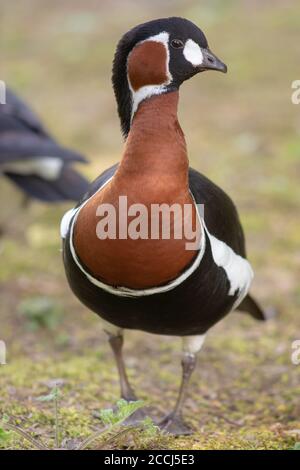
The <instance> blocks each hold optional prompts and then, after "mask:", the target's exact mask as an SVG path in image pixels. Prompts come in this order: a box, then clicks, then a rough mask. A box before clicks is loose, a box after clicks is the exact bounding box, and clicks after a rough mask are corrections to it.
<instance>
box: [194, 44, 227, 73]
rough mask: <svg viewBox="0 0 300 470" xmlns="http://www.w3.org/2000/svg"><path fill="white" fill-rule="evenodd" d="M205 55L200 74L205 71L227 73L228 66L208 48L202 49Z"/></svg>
mask: <svg viewBox="0 0 300 470" xmlns="http://www.w3.org/2000/svg"><path fill="white" fill-rule="evenodd" d="M201 51H202V54H203V62H202V64H201V65H200V66H199V72H202V71H204V70H216V71H218V72H223V73H227V65H226V64H224V62H222V61H221V60H220V59H218V57H217V56H216V55H215V54H213V53H212V52H211V51H210V50H209V49H208V48H207V49H201Z"/></svg>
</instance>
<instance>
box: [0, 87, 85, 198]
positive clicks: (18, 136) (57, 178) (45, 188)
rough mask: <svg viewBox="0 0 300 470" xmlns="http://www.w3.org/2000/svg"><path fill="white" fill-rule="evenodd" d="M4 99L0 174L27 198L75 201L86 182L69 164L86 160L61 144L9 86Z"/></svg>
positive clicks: (0, 116) (0, 115)
mask: <svg viewBox="0 0 300 470" xmlns="http://www.w3.org/2000/svg"><path fill="white" fill-rule="evenodd" d="M5 101H6V102H5V104H0V175H1V174H2V175H4V176H5V177H7V178H9V179H10V180H11V181H12V182H13V183H14V184H16V185H17V186H18V187H19V188H20V189H21V190H22V191H23V192H24V193H25V195H26V196H27V197H29V198H33V199H38V200H40V201H44V202H60V201H76V202H77V201H78V200H79V199H80V198H81V197H82V195H83V194H84V193H85V191H86V190H87V188H88V186H89V183H88V181H87V180H86V179H85V178H84V177H83V176H82V175H80V174H79V173H78V172H77V171H76V170H74V169H73V168H72V164H73V163H76V162H80V163H86V159H85V158H84V157H83V156H82V155H80V154H79V153H78V152H75V151H74V150H69V149H67V148H64V147H61V146H60V145H59V144H58V143H57V142H56V141H55V140H54V139H53V137H52V136H50V134H49V133H48V131H47V130H46V129H45V127H44V126H43V124H42V123H41V121H40V119H39V118H38V117H37V116H36V114H35V113H34V112H33V111H32V110H31V109H30V108H29V107H28V106H27V105H26V104H25V103H24V102H23V101H22V100H21V99H20V98H19V97H17V96H16V95H15V93H13V92H12V91H11V90H10V89H6V100H5Z"/></svg>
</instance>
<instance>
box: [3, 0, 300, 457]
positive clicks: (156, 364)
mask: <svg viewBox="0 0 300 470" xmlns="http://www.w3.org/2000/svg"><path fill="white" fill-rule="evenodd" d="M123 5H124V2H121V1H114V2H109V3H108V2H96V3H95V2H93V1H92V0H87V1H83V0H76V1H74V2H72V5H71V4H70V2H67V1H66V0H63V1H61V2H53V1H51V2H50V1H44V2H40V1H38V0H28V1H27V2H21V3H20V2H18V3H16V4H14V3H12V2H9V1H8V0H7V1H4V2H2V6H1V10H2V11H1V16H2V24H1V43H0V53H1V63H2V67H1V74H2V75H1V77H0V79H2V80H6V81H7V82H8V83H9V84H10V85H11V86H13V87H14V88H15V89H16V90H17V91H18V92H20V94H21V95H22V96H23V97H26V98H27V99H28V101H29V102H30V103H31V104H32V105H33V106H34V108H35V109H36V110H37V111H38V112H39V114H40V115H41V116H42V117H43V119H44V120H45V122H46V123H47V125H48V126H49V128H50V129H51V130H52V132H53V133H54V134H55V135H56V136H57V137H58V138H59V139H60V140H61V141H62V142H63V143H65V144H66V145H70V146H73V147H75V148H77V149H78V150H80V151H82V152H83V153H85V154H87V155H88V156H89V157H90V159H91V165H90V166H88V167H86V168H84V169H83V171H84V172H85V174H86V175H87V176H88V177H90V178H94V177H95V176H97V175H98V174H99V173H100V172H101V171H102V170H103V169H104V168H106V167H107V166H109V165H110V164H112V163H114V162H115V161H118V159H119V158H120V155H121V151H122V150H121V149H122V138H121V135H120V132H119V123H118V120H117V115H116V109H115V102H114V97H113V93H112V90H111V84H110V73H111V60H112V56H113V53H114V48H115V44H116V41H117V40H118V39H119V37H120V36H121V34H122V33H123V32H125V31H126V30H127V29H129V28H130V27H131V26H133V25H135V24H137V23H139V22H142V21H145V20H147V19H150V18H154V17H161V16H169V15H182V16H187V17H189V18H190V19H191V20H193V21H195V22H196V23H198V24H199V25H200V26H202V27H203V29H204V30H205V32H206V33H207V36H208V38H209V43H210V46H211V48H212V50H214V51H215V52H216V54H217V55H219V56H220V58H221V59H222V60H224V61H225V62H226V63H227V64H228V66H229V72H228V74H227V75H226V76H223V75H221V74H213V73H210V74H202V75H201V76H198V77H195V78H194V79H193V80H191V81H189V82H188V83H186V84H184V86H183V87H182V90H181V103H180V121H181V124H182V127H183V129H184V131H185V134H186V139H187V143H188V149H189V156H190V161H191V165H192V166H194V167H195V168H197V169H198V170H200V171H202V172H203V173H205V174H206V175H208V176H209V177H210V178H211V179H213V180H214V181H215V182H216V183H218V184H219V185H220V186H222V187H223V188H224V189H225V190H226V191H227V192H228V193H229V194H230V195H231V196H232V197H233V199H234V200H235V202H236V204H237V206H238V208H239V211H240V215H241V219H242V221H243V225H244V227H245V231H246V234H247V241H248V244H247V245H248V254H249V258H250V260H251V262H252V264H253V267H254V270H255V281H254V284H253V289H252V291H253V293H255V296H256V297H257V298H258V299H260V301H261V303H262V304H264V305H270V304H272V305H274V306H276V307H277V308H278V310H279V312H280V314H279V316H278V318H277V319H276V320H273V321H271V322H270V323H268V324H264V325H262V324H257V323H255V322H254V321H252V320H251V319H249V318H247V317H246V316H244V315H242V314H233V315H231V316H230V317H228V318H227V319H226V320H225V321H224V322H222V323H221V324H220V325H217V326H216V327H215V328H214V329H213V330H212V331H211V333H210V334H209V336H208V339H207V342H206V345H205V346H204V348H203V351H202V353H201V354H200V355H199V363H198V368H197V370H196V372H195V375H194V377H193V380H192V384H191V389H190V395H189V399H188V402H187V406H186V416H187V420H188V421H189V422H190V424H191V425H192V426H193V427H194V429H195V431H196V432H195V434H194V435H193V436H191V437H187V438H179V439H173V438H168V439H167V441H166V440H164V439H165V438H163V437H161V439H162V440H161V441H160V440H159V439H158V440H157V441H156V442H155V445H156V446H157V447H158V448H160V447H161V446H164V447H168V448H171V449H223V448H233V449H242V448H245V449H290V448H294V447H295V448H296V442H299V433H298V434H297V430H299V428H300V421H299V416H300V413H299V412H300V409H299V393H300V387H299V383H300V380H299V378H300V366H295V365H293V364H292V363H291V359H290V356H291V353H292V350H291V344H292V342H293V341H294V340H296V339H299V338H300V321H299V305H300V300H299V299H300V297H299V264H300V258H299V233H300V222H299V215H298V212H299V210H298V203H299V196H300V190H299V155H300V136H299V134H300V131H299V122H300V121H299V119H300V105H299V106H295V105H292V103H291V99H290V95H291V82H292V81H293V80H295V79H299V78H300V77H299V67H298V65H299V60H298V59H299V58H298V49H297V46H296V45H297V44H298V36H299V26H300V20H299V18H300V6H299V2H296V1H289V2H284V1H282V2H280V1H278V2H251V1H244V2H238V1H234V0H231V1H228V2H223V1H220V0H218V1H217V0H214V1H208V0H206V1H203V2H198V1H194V0H189V1H187V2H180V1H174V2H157V1H154V2H146V1H140V2H133V1H130V0H128V1H127V2H126V8H124V6H123ZM120 8H122V14H121V15H120ZM33 13H34V17H33ZM0 192H1V201H2V204H1V209H0V221H1V220H5V222H6V224H7V225H8V227H9V236H7V237H6V238H5V239H3V240H1V242H0V256H1V262H0V283H1V284H0V296H1V302H0V317H1V324H0V339H4V340H5V341H6V344H7V365H6V366H0V389H1V394H0V411H1V412H2V413H5V414H7V415H9V416H11V419H12V420H13V422H14V423H15V424H17V425H20V426H23V427H25V428H26V429H28V430H30V431H31V433H32V435H33V436H34V437H39V438H42V439H46V440H50V442H51V436H53V413H52V411H51V409H50V408H49V409H48V408H47V406H45V404H42V403H40V402H38V401H37V400H36V398H37V397H39V396H40V395H44V394H47V393H48V392H49V389H50V388H51V386H52V385H51V384H52V382H53V380H54V379H61V380H62V383H63V386H62V387H63V391H64V394H63V397H62V399H61V413H62V417H63V422H64V430H65V433H66V436H67V437H68V438H70V439H83V438H84V437H86V436H88V435H89V434H90V432H91V430H93V429H94V428H97V427H98V426H99V421H98V420H97V419H96V418H95V417H94V413H95V412H97V411H99V410H101V409H105V408H109V407H111V405H112V404H114V403H115V402H116V400H117V399H118V393H119V392H118V379H117V374H116V370H115V365H114V362H113V358H112V355H111V353H110V351H109V347H108V345H107V343H106V338H105V335H104V333H103V332H102V330H101V325H100V322H99V321H98V319H97V317H96V316H95V315H93V314H91V313H90V312H88V311H87V310H86V309H85V308H84V307H83V306H81V305H80V304H79V303H78V301H77V300H76V299H75V298H74V297H73V295H72V294H71V292H70V291H69V288H68V286H67V283H66V280H65V276H64V272H63V267H62V262H61V253H60V240H59V228H58V227H59V221H60V218H61V216H62V214H63V212H64V211H65V210H66V209H67V208H68V206H67V205H65V206H64V207H62V206H60V207H57V206H56V207H52V208H46V207H44V206H42V205H39V204H34V205H32V206H31V208H30V209H29V211H26V212H23V211H20V210H19V209H18V204H17V201H18V200H19V196H17V193H16V192H14V191H12V188H10V187H8V185H5V187H4V185H3V182H2V180H1V188H0ZM11 213H13V214H14V217H13V219H11V218H10V217H9V216H10V214H11ZM40 298H45V299H46V303H47V302H48V303H47V305H48V307H47V305H46V307H47V308H50V310H51V311H56V308H59V311H60V314H59V315H57V318H56V316H55V315H54V316H55V321H54V323H53V324H52V322H50V323H51V328H47V325H45V324H44V321H43V320H42V317H43V312H41V307H38V313H37V315H36V314H34V315H31V314H30V310H32V306H35V307H34V308H37V307H36V302H37V301H36V300H35V299H40ZM47 299H48V301H47ZM24 305H25V307H26V306H27V307H26V308H25V311H27V315H26V314H23V315H22V314H20V311H23V312H24ZM28 305H29V314H28ZM30 305H31V307H30ZM22 306H23V307H22ZM46 307H45V306H44V307H43V308H45V309H46V310H47V308H46ZM34 308H33V310H34ZM43 308H42V311H43ZM51 315H52V314H50V316H51ZM32 322H33V323H34V328H32ZM126 359H127V363H128V369H129V375H130V377H131V379H132V381H133V383H134V385H135V387H136V389H137V393H138V395H139V396H140V397H141V399H143V400H146V401H147V402H150V403H151V404H152V405H153V406H154V407H155V408H156V410H157V412H156V416H162V415H163V414H164V413H165V412H167V411H170V409H171V408H172V406H173V404H174V401H175V398H176V393H177V388H178V384H179V378H180V343H179V341H178V340H176V339H172V338H158V337H155V336H151V335H144V334H141V333H138V332H130V333H129V334H128V338H127V339H126ZM0 445H1V446H2V447H3V448H22V447H23V446H24V445H25V444H24V442H22V441H20V439H19V438H17V437H16V436H15V435H13V436H10V439H9V440H7V439H5V440H1V444H0ZM112 445H113V447H115V448H119V447H121V446H125V447H126V446H131V445H133V446H134V445H140V446H142V445H143V443H142V442H139V443H137V444H132V440H130V439H129V441H128V440H125V441H123V440H119V441H118V440H116V441H115V442H114V443H113V444H112ZM152 445H153V443H149V446H152Z"/></svg>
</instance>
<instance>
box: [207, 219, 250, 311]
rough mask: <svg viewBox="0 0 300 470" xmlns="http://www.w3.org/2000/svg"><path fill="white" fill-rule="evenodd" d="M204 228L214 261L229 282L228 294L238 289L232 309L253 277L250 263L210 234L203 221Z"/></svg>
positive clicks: (240, 299)
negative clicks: (222, 270) (223, 271)
mask: <svg viewBox="0 0 300 470" xmlns="http://www.w3.org/2000/svg"><path fill="white" fill-rule="evenodd" d="M204 228H205V231H206V233H207V235H208V237H209V240H210V244H211V249H212V255H213V259H214V262H215V263H216V265H217V266H219V267H221V268H223V269H224V270H225V272H226V274H227V278H228V280H229V283H230V289H229V292H228V295H234V294H235V293H236V292H237V291H238V298H237V300H236V301H235V303H234V304H233V306H232V310H234V309H235V308H236V307H237V306H238V305H239V304H240V303H241V301H242V300H243V298H244V297H245V296H246V294H247V292H248V291H249V288H250V285H251V282H252V279H253V271H252V268H251V265H250V263H249V262H248V261H247V260H246V259H245V258H242V257H241V256H240V255H237V254H236V253H235V252H234V251H233V250H232V248H230V246H228V245H226V243H224V242H223V241H221V240H219V239H218V238H216V237H214V236H213V235H211V234H210V233H209V231H208V229H207V227H206V225H205V223H204Z"/></svg>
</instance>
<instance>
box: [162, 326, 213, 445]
mask: <svg viewBox="0 0 300 470" xmlns="http://www.w3.org/2000/svg"><path fill="white" fill-rule="evenodd" d="M203 342H204V335H201V336H188V337H184V338H183V355H182V361H181V365H182V378H181V384H180V389H179V394H178V398H177V401H176V404H175V407H174V409H173V411H172V412H171V413H170V414H169V415H167V416H166V417H165V418H164V419H163V420H162V421H161V422H160V423H159V427H160V428H161V429H162V430H163V431H166V432H168V433H170V434H173V435H175V436H180V435H188V434H192V432H193V431H192V429H191V428H190V427H189V426H188V425H187V424H186V423H185V422H184V419H183V414H182V409H183V405H184V402H185V399H186V394H187V389H188V384H189V381H190V378H191V375H192V373H193V371H194V369H195V366H196V361H197V356H196V353H197V352H198V351H199V350H200V349H201V346H202V344H203Z"/></svg>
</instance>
